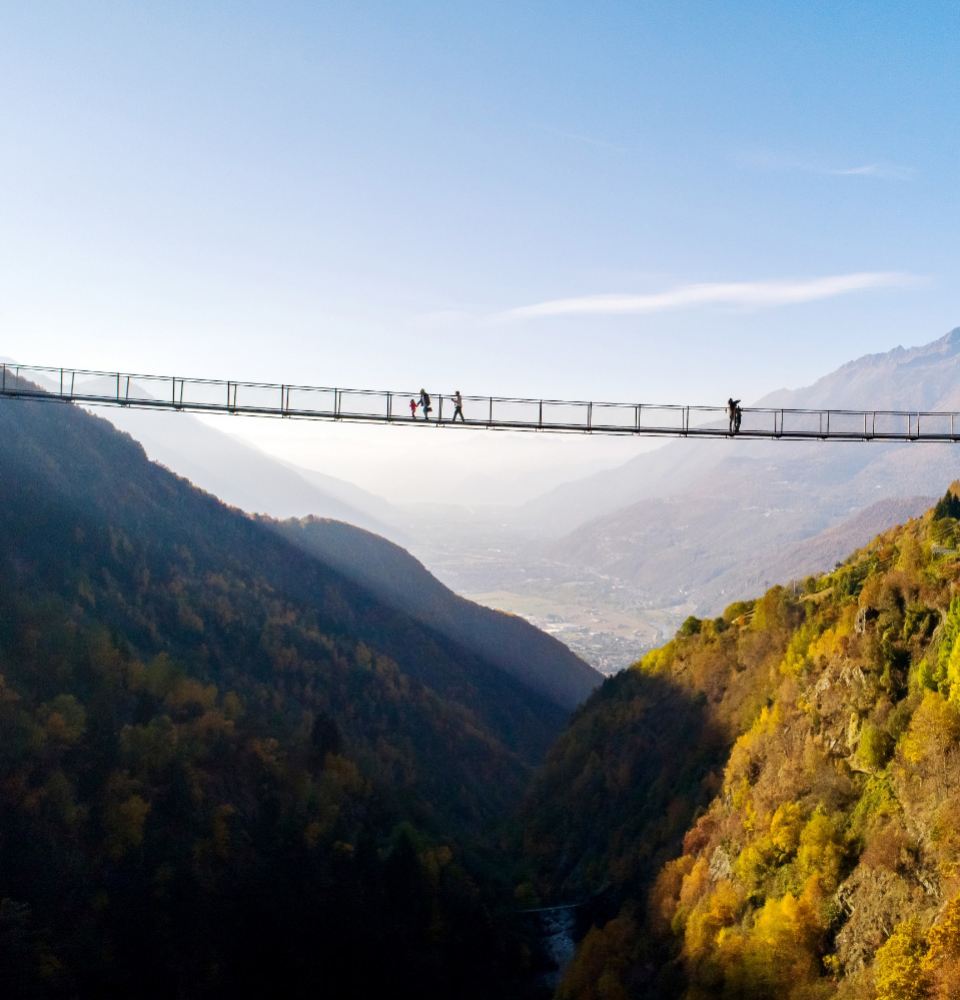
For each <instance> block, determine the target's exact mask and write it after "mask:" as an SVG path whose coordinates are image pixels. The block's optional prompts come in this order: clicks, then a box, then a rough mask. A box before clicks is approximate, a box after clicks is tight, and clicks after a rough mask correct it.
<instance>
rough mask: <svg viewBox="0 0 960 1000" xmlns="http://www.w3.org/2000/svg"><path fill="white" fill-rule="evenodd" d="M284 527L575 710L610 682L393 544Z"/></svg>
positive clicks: (389, 598) (335, 524)
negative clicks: (602, 683)
mask: <svg viewBox="0 0 960 1000" xmlns="http://www.w3.org/2000/svg"><path fill="white" fill-rule="evenodd" d="M276 528H277V530H279V531H280V532H281V533H282V534H283V535H284V537H286V538H289V539H290V541H292V542H293V543H294V544H296V545H300V546H301V547H303V548H305V549H306V550H307V551H308V552H313V553H314V554H316V555H318V556H320V557H321V559H323V561H324V562H325V563H327V564H329V565H330V566H333V567H335V568H336V569H338V570H340V571H341V572H342V573H343V574H344V575H345V576H348V577H349V578H350V579H351V580H355V581H356V582H357V583H359V584H361V585H362V586H364V587H366V588H367V589H369V590H370V591H371V592H372V593H374V594H376V595H377V596H378V597H379V598H381V599H382V600H383V601H384V602H385V603H386V604H388V605H389V606H390V607H393V608H397V609H399V610H400V611H403V612H405V613H406V614H409V615H411V616H412V617H413V618H415V619H416V620H417V621H420V622H423V623H424V624H427V625H429V626H431V627H432V628H435V629H436V630H437V631H438V632H441V633H442V634H443V635H445V636H447V637H448V638H450V639H452V640H453V641H454V642H459V643H462V644H463V645H465V646H467V647H469V648H470V649H473V650H475V651H477V652H479V653H481V654H482V655H483V656H484V657H485V658H486V659H487V660H489V661H490V662H491V663H494V664H496V665H497V666H499V667H500V668H501V669H502V670H504V671H505V672H506V673H508V674H510V675H511V676H513V677H516V678H517V680H519V681H520V682H521V683H523V684H525V685H527V686H528V687H530V688H532V689H533V690H534V691H537V692H538V693H539V694H541V695H543V696H544V697H546V698H548V699H549V700H550V701H552V702H554V703H556V704H557V705H559V706H560V707H561V708H563V709H566V710H567V711H569V710H572V709H574V708H576V707H577V705H579V704H580V703H581V702H582V701H583V700H584V699H585V698H586V697H587V696H588V695H589V694H590V692H591V691H592V690H593V689H594V688H595V687H596V686H597V685H598V684H599V683H600V681H601V679H602V678H601V675H600V674H599V673H598V672H597V671H596V670H594V669H593V668H592V667H590V666H588V665H587V664H586V663H584V661H583V660H581V659H580V657H579V656H577V655H576V654H575V653H572V652H571V651H570V650H569V649H567V647H566V646H564V645H563V643H562V642H560V641H559V640H557V639H554V638H553V637H552V636H549V635H547V634H546V633H545V632H541V631H540V630H539V629H536V628H534V627H533V626H532V625H531V624H530V623H529V622H527V621H525V620H524V619H523V618H519V617H517V616H516V615H507V614H504V613H503V612H502V611H494V610H492V609H491V608H485V607H483V606H482V605H480V604H474V603H473V601H468V600H466V599H464V598H463V597H460V596H458V595H457V594H455V593H454V592H453V591H452V590H450V589H449V588H448V587H445V586H444V585H443V584H442V583H441V582H440V581H439V580H438V579H437V578H436V577H434V576H432V575H431V574H430V573H429V572H428V571H427V569H426V567H424V566H423V564H422V563H420V562H419V561H418V560H416V559H414V557H413V556H412V555H410V553H409V552H407V551H405V550H404V549H402V548H400V546H399V545H395V544H394V543H393V542H389V541H387V539H385V538H381V537H379V536H378V535H375V534H373V533H371V532H369V531H364V530H363V529H362V528H356V527H354V526H353V525H350V524H344V523H342V522H341V521H332V520H328V519H325V518H316V517H307V518H303V519H300V520H289V521H283V522H281V523H279V524H276Z"/></svg>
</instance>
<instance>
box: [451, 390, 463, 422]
mask: <svg viewBox="0 0 960 1000" xmlns="http://www.w3.org/2000/svg"><path fill="white" fill-rule="evenodd" d="M450 398H451V399H452V400H453V420H451V421H450V423H452V424H455V423H456V422H457V417H458V416H459V417H460V423H461V424H465V423H466V420H464V419H463V396H461V395H460V390H459V389H454V390H453V395H452V396H451V397H450Z"/></svg>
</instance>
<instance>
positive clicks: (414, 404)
mask: <svg viewBox="0 0 960 1000" xmlns="http://www.w3.org/2000/svg"><path fill="white" fill-rule="evenodd" d="M419 405H420V404H419V403H418V402H417V401H416V400H415V399H411V400H410V419H411V420H416V419H417V407H418V406H419Z"/></svg>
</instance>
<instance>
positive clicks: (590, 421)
mask: <svg viewBox="0 0 960 1000" xmlns="http://www.w3.org/2000/svg"><path fill="white" fill-rule="evenodd" d="M587 430H588V431H592V430H593V403H592V402H590V403H587Z"/></svg>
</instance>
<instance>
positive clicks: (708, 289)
mask: <svg viewBox="0 0 960 1000" xmlns="http://www.w3.org/2000/svg"><path fill="white" fill-rule="evenodd" d="M923 280H924V279H923V278H920V277H918V276H916V275H911V274H904V273H902V272H899V271H861V272H858V273H855V274H837V275H830V276H827V277H824V278H807V279H800V280H785V281H728V282H709V283H703V284H694V285H678V286H676V287H675V288H670V289H667V290H666V291H662V292H651V293H647V294H644V295H582V296H578V297H576V298H568V299H550V300H549V301H547V302H537V303H534V304H533V305H528V306H518V307H517V308H515V309H509V310H507V312H505V313H502V314H501V315H502V316H503V318H507V319H538V318H541V317H544V316H625V315H634V316H636V315H645V314H648V313H658V312H666V311H668V310H676V309H698V308H704V307H709V306H732V307H735V308H744V309H769V308H773V307H776V306H786V305H797V304H800V303H804V302H818V301H820V300H822V299H830V298H835V297H836V296H838V295H849V294H851V293H852V292H864V291H869V290H871V289H878V288H908V287H910V286H913V285H917V284H919V283H921V282H923Z"/></svg>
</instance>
